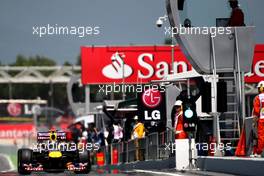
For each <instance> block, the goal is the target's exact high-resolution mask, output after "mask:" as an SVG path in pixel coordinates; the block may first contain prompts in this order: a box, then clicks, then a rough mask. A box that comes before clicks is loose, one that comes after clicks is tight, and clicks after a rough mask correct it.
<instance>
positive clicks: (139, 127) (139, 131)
mask: <svg viewBox="0 0 264 176" xmlns="http://www.w3.org/2000/svg"><path fill="white" fill-rule="evenodd" d="M134 120H135V125H134V127H133V131H132V135H131V139H132V140H134V141H135V147H136V160H137V161H139V160H141V161H142V160H143V153H142V151H141V150H140V145H139V140H140V139H142V138H144V137H145V127H144V124H143V123H141V122H139V120H138V116H135V117H134Z"/></svg>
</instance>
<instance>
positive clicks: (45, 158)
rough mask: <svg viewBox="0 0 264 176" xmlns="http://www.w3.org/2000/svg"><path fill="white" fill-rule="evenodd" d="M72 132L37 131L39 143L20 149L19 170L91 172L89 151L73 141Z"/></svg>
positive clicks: (18, 154) (21, 171)
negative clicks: (29, 147)
mask: <svg viewBox="0 0 264 176" xmlns="http://www.w3.org/2000/svg"><path fill="white" fill-rule="evenodd" d="M69 136H71V134H70V133H68V132H62V131H49V132H38V133H37V144H36V145H33V148H32V149H28V148H21V149H19V150H18V153H17V158H18V160H17V161H18V172H19V173H20V174H30V173H31V172H33V171H34V172H36V171H43V172H64V171H65V170H69V171H72V172H75V173H80V174H87V173H89V172H90V169H91V164H90V156H89V151H88V150H86V149H85V148H84V145H81V144H80V143H79V144H76V143H74V142H72V141H71V139H70V138H71V137H69Z"/></svg>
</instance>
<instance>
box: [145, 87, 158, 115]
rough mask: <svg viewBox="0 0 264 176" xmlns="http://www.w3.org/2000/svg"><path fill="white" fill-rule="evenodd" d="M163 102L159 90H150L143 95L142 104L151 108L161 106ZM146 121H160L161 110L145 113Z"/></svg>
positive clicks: (146, 111)
mask: <svg viewBox="0 0 264 176" xmlns="http://www.w3.org/2000/svg"><path fill="white" fill-rule="evenodd" d="M161 101H162V96H161V93H160V91H159V90H157V89H148V90H146V91H145V92H144V93H143V94H142V102H143V103H144V105H145V106H147V107H149V108H155V107H157V106H159V104H160V103H161ZM144 119H145V120H160V119H161V115H160V111H159V110H152V111H148V110H145V111H144Z"/></svg>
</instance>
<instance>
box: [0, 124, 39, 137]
mask: <svg viewBox="0 0 264 176" xmlns="http://www.w3.org/2000/svg"><path fill="white" fill-rule="evenodd" d="M34 135H35V126H34V125H33V124H0V139H3V138H5V139H7V138H9V139H10V138H14V139H18V138H25V137H29V136H34Z"/></svg>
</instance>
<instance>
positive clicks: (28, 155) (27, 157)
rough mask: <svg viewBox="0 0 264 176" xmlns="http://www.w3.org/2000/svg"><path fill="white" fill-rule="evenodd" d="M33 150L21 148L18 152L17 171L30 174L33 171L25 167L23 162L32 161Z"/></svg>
mask: <svg viewBox="0 0 264 176" xmlns="http://www.w3.org/2000/svg"><path fill="white" fill-rule="evenodd" d="M32 155H33V152H32V150H30V149H19V150H18V152H17V171H18V173H19V174H23V175H28V174H30V173H31V171H27V170H25V169H24V168H23V164H31V163H32Z"/></svg>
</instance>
